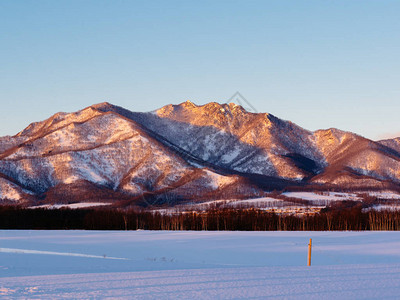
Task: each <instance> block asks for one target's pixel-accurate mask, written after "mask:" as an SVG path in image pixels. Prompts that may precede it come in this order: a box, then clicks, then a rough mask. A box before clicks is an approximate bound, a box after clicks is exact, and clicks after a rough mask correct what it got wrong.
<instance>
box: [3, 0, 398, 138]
mask: <svg viewBox="0 0 400 300" xmlns="http://www.w3.org/2000/svg"><path fill="white" fill-rule="evenodd" d="M236 91H240V92H241V93H242V94H243V95H244V96H245V97H246V99H247V100H248V101H249V102H251V103H252V105H253V106H254V107H256V108H257V110H258V111H259V112H269V113H272V114H274V115H276V116H277V117H280V118H282V119H286V120H291V121H293V122H295V123H296V124H298V125H300V126H302V127H304V128H307V129H310V130H316V129H321V128H330V127H336V128H340V129H343V130H349V131H353V132H356V133H358V134H361V135H363V136H365V137H368V138H371V139H380V138H386V137H394V136H400V121H399V113H400V101H399V100H400V1H387V0H380V1H378V0H374V1H368V0H363V1H356V0H353V1H351V0H346V1H340V0H336V1H323V0H318V1H312V0H304V1H300V0H296V1H285V0H276V1H267V0H263V1H217V0H213V1H194V0H193V1H171V0H168V1H117V0H113V1H101V0H96V1H89V0H85V1H73V0H68V1H61V0H57V1H54V0H49V1H41V0H35V1H0V104H1V106H0V118H1V127H0V136H3V135H14V134H16V133H17V132H18V131H20V130H22V129H23V128H25V127H26V126H27V125H28V124H29V123H31V122H34V121H41V120H44V119H46V118H48V117H50V116H51V115H52V114H54V113H56V112H58V111H66V112H72V111H76V110H79V109H82V108H84V107H86V106H89V105H91V104H94V103H98V102H103V101H108V102H110V103H113V104H116V105H120V106H123V107H125V108H127V109H130V110H133V111H150V110H154V109H156V108H159V107H161V106H163V105H166V104H169V103H180V102H183V101H186V100H188V99H190V100H191V101H193V102H194V103H197V104H204V103H206V102H210V101H217V102H222V103H223V102H226V101H227V99H229V98H230V97H231V96H232V94H234V93H235V92H236Z"/></svg>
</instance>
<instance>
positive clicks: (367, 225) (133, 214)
mask: <svg viewBox="0 0 400 300" xmlns="http://www.w3.org/2000/svg"><path fill="white" fill-rule="evenodd" d="M0 228H1V229H85V230H139V229H143V230H230V231H232V230H242V231H281V230H282V231H286V230H289V231H292V230H293V231H331V230H400V212H398V211H373V210H372V211H363V210H362V209H361V207H351V208H344V209H343V208H342V209H340V210H326V211H321V212H320V213H317V214H314V215H306V216H295V215H278V214H275V213H273V212H272V213H271V212H266V211H263V210H259V209H218V210H216V209H211V210H207V211H203V212H179V213H174V214H163V213H160V212H150V211H140V210H135V209H131V210H117V209H105V208H101V209H27V208H19V207H14V206H2V207H0Z"/></svg>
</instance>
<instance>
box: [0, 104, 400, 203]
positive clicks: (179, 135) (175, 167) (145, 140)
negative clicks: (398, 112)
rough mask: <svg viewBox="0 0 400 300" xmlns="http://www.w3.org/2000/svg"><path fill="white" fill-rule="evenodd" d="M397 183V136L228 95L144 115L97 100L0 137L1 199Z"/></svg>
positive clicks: (177, 195) (187, 197)
mask: <svg viewBox="0 0 400 300" xmlns="http://www.w3.org/2000/svg"><path fill="white" fill-rule="evenodd" d="M85 182H87V184H86V183H85ZM399 184H400V138H395V139H389V140H382V141H372V140H369V139H367V138H364V137H362V136H359V135H357V134H354V133H351V132H346V131H342V130H339V129H335V128H330V129H326V130H316V131H309V130H306V129H304V128H302V127H300V126H298V125H296V124H294V123H292V122H290V121H285V120H282V119H279V118H277V117H275V116H274V115H272V114H267V113H251V112H247V111H246V110H245V109H244V108H243V107H242V106H240V105H237V104H234V103H229V104H226V103H225V104H219V103H216V102H210V103H207V104H204V105H201V106H198V105H196V104H194V103H192V102H190V101H186V102H183V103H181V104H178V105H172V104H169V105H165V106H163V107H162V108H160V109H157V110H154V111H152V112H147V113H143V112H132V111H129V110H127V109H125V108H123V107H119V106H116V105H112V104H110V103H108V102H103V103H98V104H95V105H92V106H89V107H86V108H84V109H82V110H79V111H77V112H73V113H64V112H60V113H56V114H54V115H53V116H51V117H50V118H48V119H46V120H44V121H40V122H35V123H32V124H30V125H29V126H27V127H26V128H25V129H23V130H22V131H21V132H19V133H17V134H16V135H15V136H12V137H9V136H6V137H3V138H0V199H1V200H2V201H3V202H4V203H6V202H7V203H8V202H11V203H25V202H26V203H47V202H52V203H54V202H57V201H59V202H60V201H62V202H73V201H77V199H81V198H82V195H83V194H85V193H86V194H90V193H93V194H94V195H98V196H97V197H98V198H96V197H95V196H93V197H83V198H88V199H89V198H90V199H91V200H92V201H93V199H92V198H96V199H98V200H99V201H103V200H104V199H105V198H107V199H112V201H113V202H116V203H117V202H118V201H119V200H120V199H124V203H125V204H126V205H142V206H146V205H149V203H150V204H163V203H167V204H168V205H172V204H176V203H178V202H179V203H180V202H182V201H183V202H184V201H201V200H202V199H212V198H213V197H220V198H226V197H231V198H235V197H236V198H243V197H254V196H257V195H262V194H263V193H264V192H265V191H268V190H273V189H277V190H279V189H284V188H290V187H296V188H300V189H301V188H318V189H324V188H326V189H328V188H329V189H350V188H352V189H357V188H359V189H366V188H370V189H383V188H386V189H388V188H389V189H390V188H392V189H397V188H398V187H399ZM84 186H86V187H87V188H84ZM89 187H90V188H89ZM57 189H59V190H60V191H63V192H62V193H58V192H57ZM106 194H107V195H108V196H107V197H106V196H105V195H106ZM54 195H57V196H54ZM60 195H61V196H60ZM99 195H100V196H99ZM61 198H62V199H61ZM102 199H103V200H102ZM149 199H151V200H149Z"/></svg>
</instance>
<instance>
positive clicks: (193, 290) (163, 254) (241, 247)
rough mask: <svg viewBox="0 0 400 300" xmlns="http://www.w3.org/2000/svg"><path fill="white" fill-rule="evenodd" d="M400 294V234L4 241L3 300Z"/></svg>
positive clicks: (2, 235) (83, 236)
mask: <svg viewBox="0 0 400 300" xmlns="http://www.w3.org/2000/svg"><path fill="white" fill-rule="evenodd" d="M309 238H312V239H313V255H312V266H311V267H307V266H306V258H307V244H308V239H309ZM399 293H400V233H399V232H161V231H131V232H129V231H128V232H121V231H115V232H112V231H110V232H102V231H25V230H24V231H0V296H1V297H2V298H40V299H50V298H52V299H54V298H74V299H76V298H107V297H110V298H119V299H120V298H126V299H135V298H136V299H148V298H156V299H177V298H180V299H182V298H184V299H189V298H191V299H202V298H203V299H232V298H235V299H237V298H260V299H265V298H268V297H272V298H285V299H382V298H398V295H399Z"/></svg>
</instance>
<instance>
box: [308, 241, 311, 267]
mask: <svg viewBox="0 0 400 300" xmlns="http://www.w3.org/2000/svg"><path fill="white" fill-rule="evenodd" d="M311 247H312V241H311V239H310V243H309V244H308V259H307V266H311Z"/></svg>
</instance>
